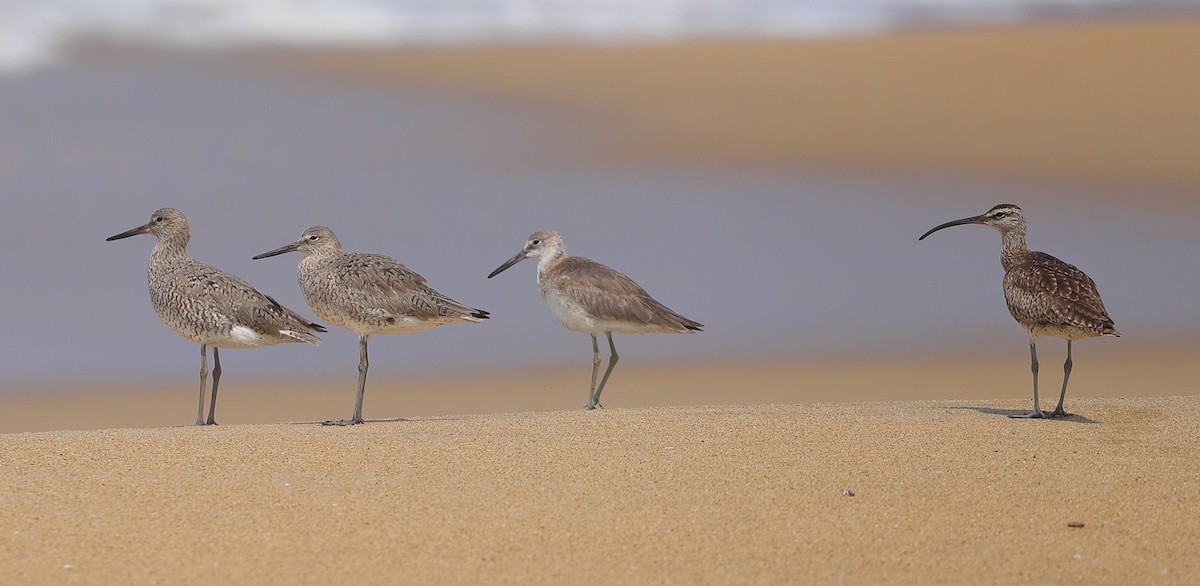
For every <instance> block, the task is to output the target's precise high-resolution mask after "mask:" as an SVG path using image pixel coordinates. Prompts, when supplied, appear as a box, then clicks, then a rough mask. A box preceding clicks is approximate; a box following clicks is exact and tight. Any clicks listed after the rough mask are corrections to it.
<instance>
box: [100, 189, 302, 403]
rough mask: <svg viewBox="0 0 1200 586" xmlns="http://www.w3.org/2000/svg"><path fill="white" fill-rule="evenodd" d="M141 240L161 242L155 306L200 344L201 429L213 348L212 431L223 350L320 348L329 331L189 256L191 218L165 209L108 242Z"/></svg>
mask: <svg viewBox="0 0 1200 586" xmlns="http://www.w3.org/2000/svg"><path fill="white" fill-rule="evenodd" d="M138 234H153V235H154V236H155V237H157V238H158V243H157V244H155V245H154V250H152V251H151V252H150V268H149V271H148V281H149V284H150V304H151V305H153V306H154V311H155V313H157V314H158V317H159V318H160V319H162V321H163V323H165V324H167V326H168V327H170V328H171V329H172V330H175V333H177V334H179V335H180V336H183V337H185V338H187V339H189V340H191V341H193V342H195V343H197V344H200V407H199V409H198V410H197V412H196V425H205V424H206V421H205V419H204V391H205V382H206V379H207V378H208V347H209V346H212V349H213V362H214V365H213V369H212V375H213V376H212V379H213V380H212V403H211V404H210V405H209V408H208V420H207V425H216V423H217V421H216V410H217V385H218V383H219V382H220V380H221V355H220V354H219V353H218V351H217V349H218V348H257V347H259V346H270V345H273V344H279V343H284V342H307V343H309V344H313V345H317V344H319V343H320V342H321V340H320V338H317V336H316V335H314V332H324V331H325V328H324V327H321V326H320V325H319V324H315V323H313V322H311V321H309V320H307V319H305V318H303V317H300V315H299V314H297V313H296V312H294V311H292V310H290V309H288V308H286V307H284V306H282V305H280V304H279V303H278V302H276V301H275V300H274V299H272V298H271V297H270V296H269V295H264V294H262V293H260V292H259V291H258V290H257V289H255V288H254V287H251V286H250V284H249V283H247V282H245V281H243V280H241V279H239V278H237V277H235V276H233V275H231V274H229V273H226V272H224V271H221V270H218V269H216V268H214V267H212V266H210V265H207V264H205V263H202V262H200V261H198V260H196V259H194V258H191V257H189V256H188V255H187V244H188V240H189V239H190V238H191V230H190V229H189V227H188V221H187V218H185V217H184V215H183V213H182V212H180V211H179V210H175V209H171V208H163V209H160V210H158V211H156V212H154V213H153V214H152V215H151V216H150V221H149V222H148V223H146V224H145V225H143V226H138V227H137V228H133V229H132V230H127V231H125V232H121V233H120V234H117V235H116V236H109V237H108V238H107V239H106V241H107V242H111V241H113V240H120V239H121V238H128V237H130V236H136V235H138Z"/></svg>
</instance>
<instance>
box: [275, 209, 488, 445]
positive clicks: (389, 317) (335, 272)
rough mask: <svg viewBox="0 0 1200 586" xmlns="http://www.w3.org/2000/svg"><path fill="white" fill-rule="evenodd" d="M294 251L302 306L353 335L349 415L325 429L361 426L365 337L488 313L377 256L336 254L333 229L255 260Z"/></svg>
mask: <svg viewBox="0 0 1200 586" xmlns="http://www.w3.org/2000/svg"><path fill="white" fill-rule="evenodd" d="M295 250H298V251H300V252H301V253H302V254H303V255H304V258H302V259H300V266H299V268H298V269H297V279H298V280H299V282H300V290H301V291H303V292H304V299H305V300H306V301H307V302H308V306H309V307H311V308H312V310H313V311H314V312H316V314H317V315H318V316H319V317H320V318H321V319H324V320H325V321H328V322H329V323H332V324H334V325H337V326H341V327H343V328H346V329H347V330H350V331H351V332H354V333H355V334H357V335H358V395H357V398H356V399H355V401H354V416H353V417H351V418H350V419H343V420H341V421H326V422H325V424H326V425H357V424H359V423H362V422H363V417H362V405H363V395H364V393H365V392H366V387H367V365H368V362H367V338H369V337H370V336H371V334H411V333H415V332H420V331H423V330H428V329H430V328H433V327H436V326H440V325H443V324H453V323H469V322H476V323H477V322H480V321H483V320H485V319H488V312H486V311H483V310H482V309H475V308H473V307H467V306H466V305H463V304H461V303H459V302H457V301H455V300H453V299H451V298H449V297H446V296H445V295H442V294H441V293H438V292H437V291H434V290H433V289H432V288H430V287H429V286H428V285H426V284H425V277H422V276H421V275H418V274H417V273H415V272H413V271H412V269H409V268H408V267H406V266H404V265H403V264H401V263H400V262H399V261H397V260H395V259H393V258H391V257H388V256H384V255H382V254H368V253H363V252H342V243H341V242H339V241H338V238H337V236H336V235H334V233H333V230H330V229H329V228H326V227H325V226H313V227H311V228H309V229H307V230H305V231H304V232H303V233H301V234H300V238H299V239H297V240H296V241H295V242H293V243H291V244H286V245H284V246H281V247H279V248H276V249H274V250H270V251H267V252H264V253H262V254H259V255H256V256H255V257H254V259H255V260H258V259H261V258H267V257H269V256H275V255H279V254H283V253H285V252H292V251H295Z"/></svg>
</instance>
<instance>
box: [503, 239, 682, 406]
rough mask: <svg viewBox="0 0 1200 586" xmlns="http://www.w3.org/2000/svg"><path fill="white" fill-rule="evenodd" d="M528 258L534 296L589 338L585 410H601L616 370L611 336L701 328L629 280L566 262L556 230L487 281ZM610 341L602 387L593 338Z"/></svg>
mask: <svg viewBox="0 0 1200 586" xmlns="http://www.w3.org/2000/svg"><path fill="white" fill-rule="evenodd" d="M527 258H536V259H537V261H538V265H537V284H538V291H539V292H540V293H541V294H542V299H544V300H545V301H546V305H548V306H549V307H550V311H551V312H552V313H553V314H554V317H556V318H558V322H559V323H561V324H562V325H563V327H565V328H567V329H568V330H571V331H573V332H587V333H589V334H591V336H592V384H591V387H590V388H589V389H588V402H587V404H586V405H584V406H583V408H584V409H595V408H596V407H600V406H601V405H600V393H601V392H603V391H604V385H605V384H606V383H607V382H608V377H609V375H611V374H612V371H613V368H614V367H616V365H617V360H618V358H619V357H618V356H617V347H616V345H614V344H613V339H612V335H613V332H621V333H625V334H652V333H666V334H690V333H693V332H698V331H701V330H700V329H701V328H703V327H704V324H702V323H700V322H697V321H692V320H690V319H688V318H686V317H683V316H682V315H679V314H678V313H675V312H674V311H671V310H670V309H669V308H668V307H667V306H665V305H663V304H662V303H659V302H658V301H657V300H655V299H654V298H653V297H651V296H650V294H649V293H647V292H646V290H645V289H642V288H641V287H639V286H638V284H637V283H634V282H633V279H630V278H629V277H626V276H625V275H623V274H621V273H619V272H617V271H616V270H615V269H612V268H609V267H607V266H604V265H602V264H600V263H598V262H596V261H594V260H589V259H586V258H583V257H581V256H568V255H567V246H566V244H564V243H563V239H562V237H561V236H559V235H558V232H555V231H554V230H540V231H538V232H534V233H533V234H531V235H530V236H529V239H528V240H526V241H525V246H524V248H522V249H521V252H518V253H517V254H516V255H514V256H513V257H512V258H510V259H508V260H507V261H505V262H504V264H502V265H500V266H499V267H497V268H496V270H494V271H492V272H491V274H489V275H488V278H489V279H490V278H492V277H494V276H496V275H498V274H500V273H501V272H502V271H504V270H505V269H507V268H508V267H511V266H513V265H515V264H517V263H518V262H521V261H522V260H525V259H527ZM600 332H604V335H605V336H607V337H608V350H609V355H608V369H607V370H605V371H604V378H602V379H600V385H599V386H597V385H596V374H597V373H598V372H599V370H600V345H599V344H598V343H597V342H596V334H598V333H600Z"/></svg>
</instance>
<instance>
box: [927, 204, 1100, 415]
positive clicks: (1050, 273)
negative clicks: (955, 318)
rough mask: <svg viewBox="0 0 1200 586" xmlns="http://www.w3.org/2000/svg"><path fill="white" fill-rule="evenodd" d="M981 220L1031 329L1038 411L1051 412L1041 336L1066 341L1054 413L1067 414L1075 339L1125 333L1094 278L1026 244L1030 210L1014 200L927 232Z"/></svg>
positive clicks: (1011, 302) (1019, 314) (1008, 290)
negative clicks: (995, 235)
mask: <svg viewBox="0 0 1200 586" xmlns="http://www.w3.org/2000/svg"><path fill="white" fill-rule="evenodd" d="M962 224H982V225H984V226H990V227H992V228H995V229H996V230H997V231H998V232H1000V236H1001V248H1000V264H1001V265H1002V266H1003V267H1004V300H1005V302H1007V304H1008V311H1009V313H1011V314H1012V316H1013V318H1014V319H1016V320H1017V322H1018V323H1020V324H1021V325H1022V326H1024V327H1025V329H1026V330H1027V331H1028V332H1029V352H1030V359H1031V370H1032V371H1033V413H1032V415H1031V417H1044V416H1046V415H1045V414H1044V413H1043V412H1042V410H1041V406H1040V405H1039V404H1038V379H1037V373H1038V361H1037V339H1038V337H1039V336H1043V335H1045V336H1053V337H1056V338H1062V339H1064V340H1066V341H1067V360H1066V362H1065V363H1064V364H1063V386H1062V392H1061V394H1060V395H1059V400H1058V406H1057V407H1056V408H1055V410H1054V412H1053V413H1051V414H1050V416H1053V417H1063V416H1066V415H1067V413H1066V412H1065V411H1063V400H1064V399H1065V397H1066V393H1067V380H1068V379H1069V378H1070V376H1071V367H1072V361H1071V343H1072V341H1074V340H1079V339H1082V338H1092V337H1096V336H1120V335H1121V334H1120V332H1118V331H1117V329H1116V326H1115V325H1114V324H1113V320H1112V318H1110V317H1109V316H1108V311H1107V310H1105V309H1104V302H1103V301H1102V300H1101V299H1100V293H1099V291H1097V290H1096V283H1095V281H1093V280H1092V278H1091V277H1089V276H1087V275H1086V274H1084V272H1083V271H1081V270H1079V269H1078V268H1076V267H1075V266H1074V265H1072V264H1070V263H1067V262H1064V261H1062V260H1059V259H1058V258H1055V257H1054V256H1051V255H1049V254H1046V253H1044V252H1038V251H1033V250H1029V247H1028V246H1027V245H1026V244H1025V227H1026V221H1025V213H1024V212H1023V211H1022V210H1021V208H1019V207H1017V206H1015V205H1013V204H1000V205H997V206H995V207H993V208H992V209H990V210H988V211H987V213H985V214H982V215H979V216H971V217H969V218H963V219H961V220H954V221H951V222H946V223H945V224H941V225H939V226H936V227H934V228H933V229H931V230H929V231H928V232H926V233H925V234H924V235H922V236H921V238H920V240H924V239H925V237H926V236H929V235H930V234H932V233H934V232H937V231H938V230H941V229H943V228H948V227H950V226H958V225H962Z"/></svg>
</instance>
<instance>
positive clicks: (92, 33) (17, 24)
mask: <svg viewBox="0 0 1200 586" xmlns="http://www.w3.org/2000/svg"><path fill="white" fill-rule="evenodd" d="M1170 7H1185V8H1186V7H1190V8H1192V9H1195V8H1196V6H1195V2H1194V1H1192V0H703V1H697V0H651V1H646V0H605V1H604V2H578V1H572V0H549V1H547V0H439V1H429V0H253V1H246V0H6V1H5V2H3V3H0V72H4V71H9V72H12V71H23V70H28V69H33V68H37V67H39V66H43V65H46V64H47V63H50V62H53V61H55V60H56V59H58V58H60V57H61V56H62V53H63V49H64V48H65V47H68V46H69V45H70V44H71V43H73V42H76V41H79V40H89V39H104V40H110V41H118V42H132V43H150V44H155V45H162V46H170V47H183V48H221V47H230V46H244V45H257V46H261V45H270V44H284V45H334V44H337V45H344V44H364V43H372V44H380V43H402V44H428V43H437V44H458V43H481V42H495V41H545V40H566V41H585V42H619V41H628V40H669V39H680V38H695V37H713V36H816V35H844V34H859V33H864V32H873V31H879V30H885V29H889V28H895V27H898V26H905V25H912V24H930V23H955V24H966V23H975V24H984V23H997V22H1012V21H1017V20H1022V19H1028V18H1033V17H1037V16H1043V15H1047V14H1058V15H1061V14H1069V15H1075V16H1079V15H1094V14H1103V13H1112V12H1121V13H1124V14H1129V13H1137V12H1141V13H1146V12H1150V11H1156V10H1157V11H1161V10H1163V9H1164V8H1170Z"/></svg>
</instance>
